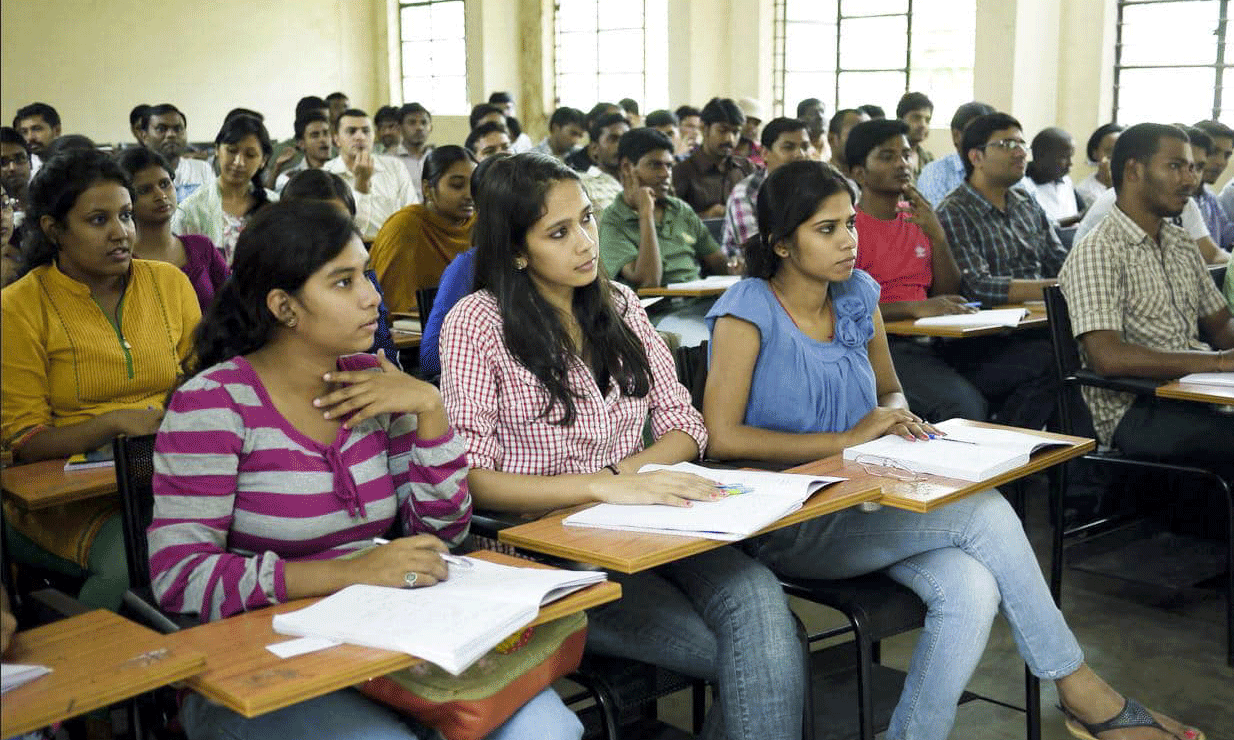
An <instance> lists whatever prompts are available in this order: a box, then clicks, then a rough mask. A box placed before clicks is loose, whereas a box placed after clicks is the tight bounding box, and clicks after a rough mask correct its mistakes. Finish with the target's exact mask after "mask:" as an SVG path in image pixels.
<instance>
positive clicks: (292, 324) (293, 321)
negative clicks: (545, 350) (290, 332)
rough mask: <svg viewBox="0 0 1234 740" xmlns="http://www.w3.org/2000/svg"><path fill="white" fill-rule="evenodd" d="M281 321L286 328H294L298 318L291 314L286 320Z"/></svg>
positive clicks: (298, 320)
mask: <svg viewBox="0 0 1234 740" xmlns="http://www.w3.org/2000/svg"><path fill="white" fill-rule="evenodd" d="M283 323H284V324H286V325H287V328H288V329H294V328H296V324H299V323H300V319H297V318H296V317H295V316H292V317H291V318H290V319H287V321H284V322H283Z"/></svg>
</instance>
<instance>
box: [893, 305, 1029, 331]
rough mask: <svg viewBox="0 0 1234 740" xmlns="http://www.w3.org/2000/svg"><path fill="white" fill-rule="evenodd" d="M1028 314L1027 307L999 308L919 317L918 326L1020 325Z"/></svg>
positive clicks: (978, 326) (967, 327)
mask: <svg viewBox="0 0 1234 740" xmlns="http://www.w3.org/2000/svg"><path fill="white" fill-rule="evenodd" d="M1027 315H1028V309H1025V308H997V309H991V310H987V311H976V312H974V313H954V314H947V315H945V316H929V317H926V318H924V319H917V321H916V322H914V323H915V325H916V326H948V327H952V328H955V329H976V328H980V327H986V326H1018V325H1019V324H1020V320H1021V319H1023V318H1024V317H1025V316H1027Z"/></svg>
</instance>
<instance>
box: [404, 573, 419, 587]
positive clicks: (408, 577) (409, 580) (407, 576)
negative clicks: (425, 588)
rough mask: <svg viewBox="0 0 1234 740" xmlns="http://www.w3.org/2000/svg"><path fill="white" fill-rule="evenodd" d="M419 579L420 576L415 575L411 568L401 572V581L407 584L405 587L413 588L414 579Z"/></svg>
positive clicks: (414, 584)
mask: <svg viewBox="0 0 1234 740" xmlns="http://www.w3.org/2000/svg"><path fill="white" fill-rule="evenodd" d="M419 579H420V576H419V575H417V574H416V572H415V571H412V570H409V571H407V572H406V573H404V574H403V583H405V584H407V588H415V586H416V581H417V580H419Z"/></svg>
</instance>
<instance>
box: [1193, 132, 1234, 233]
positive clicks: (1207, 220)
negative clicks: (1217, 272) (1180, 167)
mask: <svg viewBox="0 0 1234 740" xmlns="http://www.w3.org/2000/svg"><path fill="white" fill-rule="evenodd" d="M1187 136H1188V138H1190V139H1191V147H1192V153H1193V155H1195V165H1196V167H1198V168H1199V169H1200V170H1201V173H1200V183H1199V185H1197V186H1196V189H1195V194H1194V195H1193V196H1192V198H1193V199H1194V200H1195V204H1196V205H1197V206H1198V207H1199V209H1200V215H1202V216H1203V217H1204V225H1205V226H1207V227H1208V233H1209V236H1211V237H1212V239H1213V241H1214V242H1215V243H1216V244H1217V246H1219V247H1221V248H1222V249H1227V250H1228V249H1231V248H1234V218H1232V217H1230V215H1229V214H1227V213H1226V212H1225V209H1224V208H1223V207H1222V206H1221V204H1220V203H1218V202H1217V195H1216V194H1215V193H1214V192H1213V185H1214V184H1216V182H1217V179H1218V178H1220V177H1221V175H1222V174H1224V173H1225V167H1226V165H1227V164H1229V161H1230V150H1231V148H1234V131H1232V130H1231V129H1230V128H1229V127H1228V126H1226V125H1225V124H1222V123H1218V122H1217V121H1200V122H1199V123H1197V124H1196V125H1195V126H1192V127H1190V128H1188V129H1187ZM1205 142H1206V143H1205ZM1197 143H1199V144H1201V146H1200V147H1199V148H1202V149H1203V150H1204V151H1203V154H1204V156H1203V157H1202V158H1201V157H1200V156H1199V155H1200V152H1199V151H1197Z"/></svg>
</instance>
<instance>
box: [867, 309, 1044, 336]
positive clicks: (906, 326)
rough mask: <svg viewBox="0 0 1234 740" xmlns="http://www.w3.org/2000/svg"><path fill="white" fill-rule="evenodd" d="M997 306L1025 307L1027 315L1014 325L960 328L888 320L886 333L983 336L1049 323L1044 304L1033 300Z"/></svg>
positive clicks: (912, 321) (904, 320)
mask: <svg viewBox="0 0 1234 740" xmlns="http://www.w3.org/2000/svg"><path fill="white" fill-rule="evenodd" d="M998 308H1027V309H1028V315H1027V316H1025V317H1024V318H1022V319H1020V323H1019V324H1018V325H1016V326H1014V327H1011V326H980V327H968V328H960V327H955V326H918V325H917V323H916V321H915V320H914V319H903V320H900V321H888V322H887V323H886V328H887V333H888V334H893V335H895V336H899V337H944V338H948V339H963V338H965V337H984V336H989V335H991V334H1002V333H1003V332H1013V331H1023V330H1024V329H1037V328H1040V327H1045V326H1048V325H1049V323H1050V321H1049V319H1048V318H1047V317H1046V313H1045V306H1044V305H1039V304H1038V303H1035V302H1034V303H1025V304H1023V305H1009V306H998Z"/></svg>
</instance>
